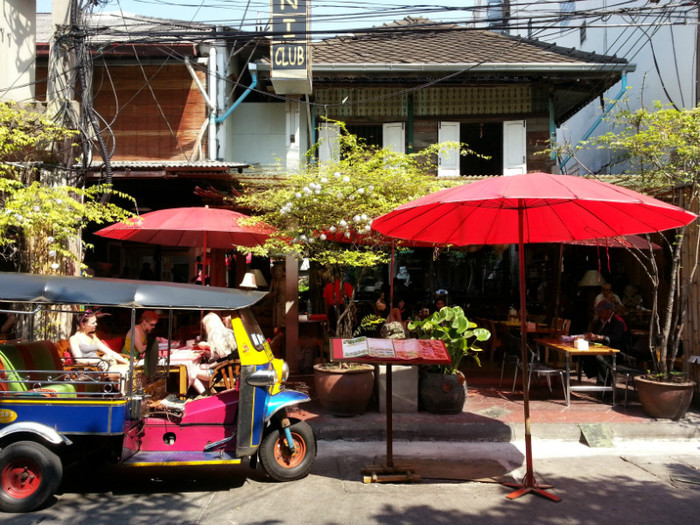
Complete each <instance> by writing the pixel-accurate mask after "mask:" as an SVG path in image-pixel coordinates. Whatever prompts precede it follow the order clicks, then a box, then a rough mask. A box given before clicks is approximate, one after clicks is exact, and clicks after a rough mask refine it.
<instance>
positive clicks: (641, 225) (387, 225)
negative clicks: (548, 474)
mask: <svg viewBox="0 0 700 525" xmlns="http://www.w3.org/2000/svg"><path fill="white" fill-rule="evenodd" d="M695 218H696V215H695V214H693V213H690V212H688V211H686V210H683V209H681V208H678V207H676V206H673V205H671V204H667V203H665V202H661V201H659V200H657V199H654V198H652V197H649V196H646V195H642V194H641V193H637V192H635V191H632V190H628V189H626V188H622V187H619V186H615V185H613V184H608V183H605V182H600V181H596V180H591V179H585V178H583V177H574V176H569V175H551V174H549V173H529V174H525V175H513V176H508V177H496V178H491V179H485V180H480V181H477V182H474V183H471V184H468V185H464V186H458V187H454V188H448V189H445V190H442V191H438V192H436V193H433V194H430V195H427V196H425V197H422V198H420V199H417V200H415V201H412V202H408V203H406V204H403V205H401V206H399V207H398V208H396V209H395V210H394V211H392V212H390V213H387V214H386V215H382V216H381V217H378V218H377V219H375V220H374V221H373V223H372V228H373V229H375V230H376V231H378V232H379V233H382V234H384V235H387V236H389V237H396V238H399V239H406V240H409V241H421V242H433V243H439V244H454V245H459V246H463V245H468V244H505V243H516V242H517V243H518V248H519V249H518V262H519V271H520V314H521V315H520V322H521V331H522V333H523V334H524V333H527V309H526V304H525V250H524V244H525V243H536V242H567V241H574V240H578V239H591V238H605V237H617V236H620V235H629V234H638V233H648V232H657V231H662V230H667V229H670V228H678V227H681V226H685V225H686V224H689V223H690V222H691V221H693V220H694V219H695ZM521 341H522V348H521V350H522V361H523V365H524V366H523V370H522V374H523V384H527V374H528V370H527V368H528V367H527V363H528V355H527V343H526V340H525V338H524V337H523V338H521ZM523 411H524V416H525V458H526V466H527V472H526V475H525V477H524V479H523V482H522V485H519V489H518V490H517V491H515V492H513V493H512V494H509V495H508V497H509V498H511V499H514V498H517V497H519V496H521V495H523V494H527V493H528V492H535V493H536V494H540V495H542V496H545V497H547V498H550V499H553V500H554V501H559V499H560V498H558V497H557V496H554V495H553V494H550V493H548V492H546V491H545V490H543V489H544V488H546V487H541V486H539V485H537V483H536V481H535V476H534V472H533V468H532V442H531V439H532V438H531V434H530V407H529V393H528V391H527V389H526V388H525V389H524V394H523Z"/></svg>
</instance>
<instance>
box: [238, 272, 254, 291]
mask: <svg viewBox="0 0 700 525" xmlns="http://www.w3.org/2000/svg"><path fill="white" fill-rule="evenodd" d="M238 287H239V288H248V289H250V290H252V289H255V288H257V287H258V285H257V284H255V275H254V274H253V272H248V273H246V274H245V275H244V276H243V280H242V281H241V284H239V285H238Z"/></svg>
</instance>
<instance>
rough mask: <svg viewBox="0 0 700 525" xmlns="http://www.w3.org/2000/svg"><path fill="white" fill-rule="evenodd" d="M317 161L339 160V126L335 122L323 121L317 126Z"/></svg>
mask: <svg viewBox="0 0 700 525" xmlns="http://www.w3.org/2000/svg"><path fill="white" fill-rule="evenodd" d="M318 142H319V144H318V161H319V162H338V161H339V160H340V126H338V124H336V123H335V122H323V123H322V124H321V126H320V127H319V128H318Z"/></svg>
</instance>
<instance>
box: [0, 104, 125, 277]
mask: <svg viewBox="0 0 700 525" xmlns="http://www.w3.org/2000/svg"><path fill="white" fill-rule="evenodd" d="M76 135H77V132H75V131H72V130H69V129H66V128H63V127H61V126H57V125H55V124H54V123H53V122H51V120H50V119H49V118H47V117H46V116H45V115H42V114H40V113H39V112H37V111H35V110H34V109H33V108H29V109H21V108H17V107H15V106H14V105H12V104H10V103H0V203H2V206H3V211H2V213H0V248H2V249H3V252H4V255H5V257H7V258H11V259H13V260H14V261H15V262H16V263H17V265H18V266H19V268H20V269H22V270H24V271H29V272H33V273H57V274H62V273H66V274H71V273H76V272H75V269H76V268H78V267H80V265H81V259H80V255H81V254H82V251H83V250H84V249H87V248H90V246H89V245H87V244H85V243H84V242H83V241H82V240H81V239H80V231H81V228H83V227H84V226H85V225H86V224H88V223H91V222H95V223H98V224H101V223H104V222H114V221H120V220H124V219H126V218H128V217H131V216H132V214H131V213H130V212H128V211H127V210H125V209H122V208H121V207H119V206H118V205H116V204H114V203H112V202H109V201H108V200H107V199H106V198H105V197H111V196H117V197H120V198H123V199H127V200H133V199H131V198H130V197H129V196H128V195H125V194H122V193H118V192H115V191H113V190H112V189H111V187H108V186H92V187H87V188H86V187H76V186H70V185H68V184H55V183H53V182H49V180H51V181H55V180H57V179H62V180H63V181H64V182H65V181H66V180H67V179H68V177H69V176H70V175H69V173H68V172H67V170H64V169H62V168H60V165H59V154H60V152H61V151H63V149H64V148H62V147H60V145H61V143H64V142H66V141H71V140H72V139H73V138H74V137H75V136H76ZM56 173H59V174H63V176H62V177H56V175H55V174H56ZM49 175H50V176H49ZM76 248H78V249H76Z"/></svg>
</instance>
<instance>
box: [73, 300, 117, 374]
mask: <svg viewBox="0 0 700 525" xmlns="http://www.w3.org/2000/svg"><path fill="white" fill-rule="evenodd" d="M98 315H99V312H98V311H93V310H85V311H84V312H83V313H81V314H80V318H79V319H78V329H77V331H76V332H75V334H73V335H72V336H71V337H70V338H69V339H68V342H69V345H70V346H69V348H70V354H71V356H72V357H73V359H75V360H76V362H77V364H80V365H98V364H99V363H100V362H101V361H107V362H108V363H109V365H110V368H112V367H113V366H114V365H115V364H120V365H126V364H128V363H129V361H128V360H127V359H126V358H125V357H124V356H122V355H120V354H118V353H117V352H115V351H114V350H112V349H111V348H110V347H109V346H107V345H106V344H105V343H104V342H103V341H102V340H101V339H100V338H99V337H97V335H96V334H95V332H96V331H97V316H98Z"/></svg>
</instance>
